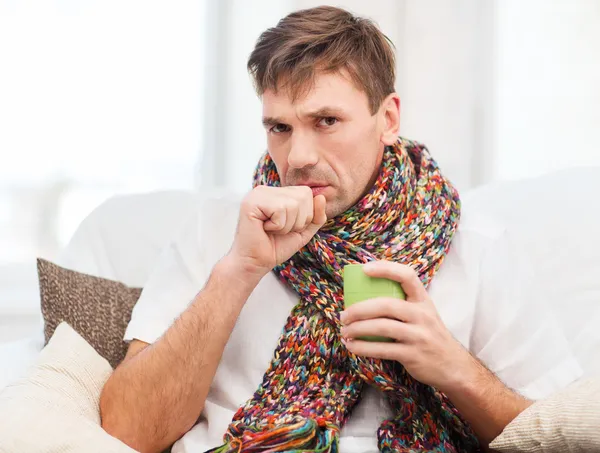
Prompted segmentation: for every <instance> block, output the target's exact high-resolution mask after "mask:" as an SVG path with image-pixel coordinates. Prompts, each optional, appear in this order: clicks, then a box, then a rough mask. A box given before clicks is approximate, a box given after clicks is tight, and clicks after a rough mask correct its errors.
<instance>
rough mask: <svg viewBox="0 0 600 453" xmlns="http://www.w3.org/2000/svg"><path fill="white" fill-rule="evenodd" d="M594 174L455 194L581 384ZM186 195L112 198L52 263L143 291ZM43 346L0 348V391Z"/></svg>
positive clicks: (599, 283)
mask: <svg viewBox="0 0 600 453" xmlns="http://www.w3.org/2000/svg"><path fill="white" fill-rule="evenodd" d="M599 196H600V168H579V169H571V170H565V171H562V172H558V173H554V174H551V175H547V176H544V177H541V178H535V179H530V180H525V181H518V182H504V183H496V184H492V185H488V186H484V187H481V188H478V189H476V190H472V191H469V192H466V193H464V194H463V197H462V198H463V204H464V209H477V210H481V211H484V212H487V213H489V214H490V215H491V216H495V217H498V218H500V219H502V220H503V221H504V222H505V223H506V224H507V225H508V226H509V228H511V230H513V237H514V240H515V241H518V245H519V246H520V247H521V249H522V250H523V253H526V254H528V255H529V257H530V258H531V262H532V263H535V264H534V265H535V267H536V269H535V270H536V276H537V277H536V280H537V281H536V282H532V284H541V285H546V286H550V287H551V292H550V297H549V300H548V304H551V306H552V307H553V308H554V309H555V310H556V313H557V315H558V316H559V317H560V318H561V319H562V321H563V327H564V331H565V333H566V335H567V337H568V338H569V340H570V342H571V345H572V346H573V349H574V351H575V353H576V355H577V357H578V358H579V360H580V362H581V364H582V367H583V368H584V370H585V371H586V373H587V374H588V375H591V374H600V210H599V209H598V208H599V207H600V202H599V201H598V198H599ZM199 197H200V196H199V195H194V194H191V193H187V192H174V191H173V192H156V193H149V194H140V195H129V196H120V197H115V198H112V199H110V200H108V201H106V202H105V203H103V204H102V205H101V206H99V207H98V208H96V209H95V210H94V211H93V212H92V213H91V214H90V215H89V216H88V217H87V218H86V219H85V220H84V221H83V222H82V224H81V225H80V227H79V228H78V230H77V231H76V233H75V234H74V236H73V238H72V239H71V241H70V243H69V244H68V246H67V247H66V249H65V250H64V252H63V254H62V256H61V257H60V259H59V260H58V263H59V264H61V265H63V266H65V267H69V268H72V269H75V270H78V271H81V272H85V273H89V274H93V275H98V276H100V277H104V278H110V279H114V280H119V281H122V282H124V283H125V284H127V285H130V286H142V285H143V284H144V282H145V279H146V277H147V275H148V274H149V272H150V269H151V268H152V266H153V264H154V263H155V262H156V260H157V258H158V256H159V254H160V250H161V248H162V247H163V246H165V245H166V244H167V243H168V241H169V238H170V237H172V235H173V234H175V231H176V230H177V228H178V227H179V226H180V225H181V223H182V222H183V221H185V218H186V217H187V215H189V213H190V212H192V210H193V209H194V206H196V204H197V203H198V201H199ZM42 344H43V341H42V332H41V328H40V329H39V335H38V336H36V337H35V338H27V339H22V340H19V341H13V342H11V343H6V344H0V388H2V387H3V386H4V385H5V384H6V383H7V382H9V381H11V380H12V379H14V378H15V377H16V376H18V375H20V374H21V373H22V372H23V371H24V369H25V368H26V367H27V366H28V365H29V364H30V363H31V362H32V361H33V360H35V357H36V356H37V354H38V352H39V350H40V349H41V347H42Z"/></svg>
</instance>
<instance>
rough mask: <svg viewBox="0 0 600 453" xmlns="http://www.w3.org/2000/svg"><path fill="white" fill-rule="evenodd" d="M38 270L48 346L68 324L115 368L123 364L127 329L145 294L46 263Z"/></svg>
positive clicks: (42, 262) (43, 262)
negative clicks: (58, 328)
mask: <svg viewBox="0 0 600 453" xmlns="http://www.w3.org/2000/svg"><path fill="white" fill-rule="evenodd" d="M37 268H38V277H39V282H40V298H41V305H42V315H43V317H44V337H45V340H46V343H47V342H48V340H49V339H50V337H51V336H52V334H53V333H54V329H56V326H58V325H59V324H60V323H61V322H63V321H66V322H67V323H68V324H69V325H70V326H71V327H73V329H75V330H76V331H77V332H78V333H79V334H80V335H81V336H82V337H83V338H84V339H85V340H86V341H87V342H88V343H89V344H90V345H92V347H93V348H94V349H95V350H96V351H98V353H99V354H100V355H101V356H102V357H104V358H105V359H106V360H108V362H109V363H110V364H111V366H112V367H113V368H114V367H116V366H117V365H118V364H119V363H121V361H122V360H123V358H124V357H125V354H126V352H127V343H125V342H124V341H123V336H124V335H125V329H126V328H127V324H128V323H129V320H130V319H131V312H132V310H133V307H134V305H135V304H136V302H137V300H138V299H139V297H140V294H141V292H142V290H141V289H140V288H129V287H127V286H125V285H124V284H122V283H119V282H115V281H112V280H107V279H104V278H99V277H94V276H91V275H86V274H82V273H79V272H75V271H72V270H70V269H65V268H62V267H60V266H57V265H56V264H54V263H51V262H50V261H46V260H43V259H38V260H37Z"/></svg>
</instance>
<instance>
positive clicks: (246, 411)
mask: <svg viewBox="0 0 600 453" xmlns="http://www.w3.org/2000/svg"><path fill="white" fill-rule="evenodd" d="M260 184H266V185H270V186H279V185H280V181H279V176H278V174H277V170H276V168H275V164H274V163H273V161H272V160H271V159H270V158H269V156H268V155H267V154H265V155H264V156H263V158H262V160H261V162H260V163H259V166H258V167H257V170H256V173H255V177H254V185H255V186H256V185H260ZM459 217H460V200H459V197H458V193H457V191H456V190H455V189H454V187H453V186H452V185H451V184H450V182H449V181H448V180H446V179H445V178H444V177H443V176H442V174H441V173H440V170H439V168H438V165H437V164H436V162H435V161H434V160H433V158H432V157H431V156H430V154H429V152H428V151H427V149H426V148H425V146H423V145H421V144H419V143H416V142H412V141H409V140H406V139H403V138H400V139H399V140H398V142H397V143H396V144H395V145H394V146H389V147H386V149H385V151H384V156H383V162H382V167H381V171H380V174H379V176H378V178H377V180H376V182H375V184H374V186H373V187H372V189H371V190H370V192H369V193H368V194H367V195H365V196H364V197H363V198H362V199H361V200H360V201H359V202H358V203H357V204H356V205H355V206H354V207H352V208H350V209H349V210H348V211H346V212H345V213H343V214H341V215H339V216H338V217H336V218H334V219H330V220H329V221H328V222H327V223H326V224H325V225H324V226H323V228H321V230H320V231H319V232H318V233H317V234H316V235H315V236H314V237H313V239H312V240H311V241H310V242H309V243H308V244H307V245H306V246H305V247H304V248H302V249H301V250H300V251H299V252H298V253H296V254H295V255H294V256H293V257H292V258H290V259H289V260H288V261H287V262H285V263H283V264H282V265H280V266H277V267H276V268H275V269H274V272H276V273H277V274H278V275H279V277H280V278H281V279H282V280H283V281H284V282H285V283H286V284H288V285H290V286H291V287H292V288H293V289H294V290H295V291H296V292H297V293H298V294H299V296H300V301H299V302H298V304H297V305H296V306H295V307H294V309H293V310H292V313H291V314H290V316H289V318H288V320H287V323H286V325H285V327H284V329H283V333H282V335H281V338H280V341H279V344H278V346H277V349H276V350H275V354H274V357H273V360H272V362H271V365H270V366H269V369H268V370H267V372H266V373H265V375H264V378H263V381H262V384H261V385H260V387H259V389H258V390H257V391H256V393H255V394H254V396H253V397H252V399H250V400H249V401H248V402H247V403H246V404H244V405H243V406H242V407H241V408H240V409H239V410H238V411H237V412H236V414H235V416H234V417H233V421H232V423H231V425H230V426H229V429H228V431H227V433H226V434H225V437H224V441H225V445H223V446H221V447H218V448H216V449H214V450H211V451H213V452H219V453H225V452H227V453H231V452H244V453H254V452H283V451H286V452H324V453H325V452H327V453H334V452H338V451H339V447H338V439H339V434H340V430H341V428H342V427H343V426H344V424H345V423H346V421H347V420H348V418H349V417H350V414H351V412H352V409H353V408H354V406H355V405H356V403H357V402H358V401H359V399H360V395H361V391H362V389H363V386H364V385H365V384H369V385H372V386H374V387H376V388H377V389H379V390H380V391H381V392H383V393H384V395H385V396H386V397H387V400H388V402H389V404H390V407H391V408H392V410H393V412H394V414H395V415H394V417H393V418H390V419H389V420H385V421H384V422H383V423H382V425H381V426H380V428H379V430H378V432H377V436H378V442H379V444H378V445H379V449H380V450H381V451H382V452H472V451H479V444H478V442H477V438H476V437H475V435H474V434H473V432H472V431H471V429H470V427H469V426H468V425H467V423H466V422H465V421H464V420H463V419H462V418H461V416H460V414H459V413H458V411H457V410H456V408H454V407H453V405H452V404H451V403H450V401H449V400H448V399H447V397H446V396H445V395H443V394H442V393H440V392H438V391H437V390H436V389H435V388H432V387H430V386H427V385H424V384H421V383H420V382H417V381H416V380H414V379H413V378H412V377H411V376H410V375H409V374H408V373H407V372H406V371H405V369H404V367H402V365H400V364H399V363H397V362H393V361H383V360H377V359H369V358H364V357H357V356H355V355H353V354H351V353H350V352H348V350H347V349H346V348H345V347H344V345H343V344H342V343H341V341H340V340H341V338H340V321H339V312H340V311H341V310H343V308H344V301H343V291H342V269H343V267H344V265H346V264H348V263H366V262H368V261H371V260H382V259H383V260H391V261H396V262H399V263H404V264H408V265H410V266H411V267H413V268H414V269H415V270H416V271H417V273H418V275H419V276H420V278H421V281H422V282H423V284H424V285H426V286H427V285H428V284H429V282H430V281H431V279H432V277H433V276H434V275H435V273H436V271H437V270H438V269H439V267H440V265H441V264H442V261H443V260H444V257H445V255H446V253H447V252H448V249H449V247H450V242H451V240H452V237H453V235H454V232H455V230H456V227H457V225H458V220H459Z"/></svg>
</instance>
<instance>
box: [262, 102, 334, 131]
mask: <svg viewBox="0 0 600 453" xmlns="http://www.w3.org/2000/svg"><path fill="white" fill-rule="evenodd" d="M342 114H343V112H342V110H341V109H338V108H336V107H321V108H319V109H317V110H314V111H312V112H306V113H304V114H303V115H302V116H304V117H307V118H313V119H314V118H327V117H328V116H335V117H337V116H342ZM262 123H263V126H265V127H269V126H275V125H276V124H286V122H285V121H284V120H283V119H281V118H277V117H275V116H264V117H263V119H262Z"/></svg>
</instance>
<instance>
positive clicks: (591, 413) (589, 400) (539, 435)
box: [490, 378, 600, 453]
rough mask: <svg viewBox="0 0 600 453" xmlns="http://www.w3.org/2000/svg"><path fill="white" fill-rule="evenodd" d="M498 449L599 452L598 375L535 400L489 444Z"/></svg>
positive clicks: (546, 452) (542, 451) (542, 452)
mask: <svg viewBox="0 0 600 453" xmlns="http://www.w3.org/2000/svg"><path fill="white" fill-rule="evenodd" d="M490 448H492V449H493V450H494V451H499V452H539V453H555V452H556V453H559V452H560V453H565V452H570V453H578V452H581V453H583V452H588V453H591V452H600V378H595V379H588V380H584V381H579V382H576V383H574V384H572V385H571V386H569V387H568V388H566V389H564V390H562V391H560V392H557V393H556V394H554V395H552V396H550V397H548V398H546V399H544V400H539V401H536V402H535V403H534V404H533V405H531V406H530V407H529V408H528V409H527V410H525V411H524V412H523V413H521V414H520V415H519V416H518V417H517V418H515V419H514V420H513V421H512V422H511V423H510V424H509V425H508V426H507V427H506V428H505V429H504V431H503V432H502V434H500V436H498V437H497V438H496V439H495V440H494V441H493V442H492V444H491V445H490Z"/></svg>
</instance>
